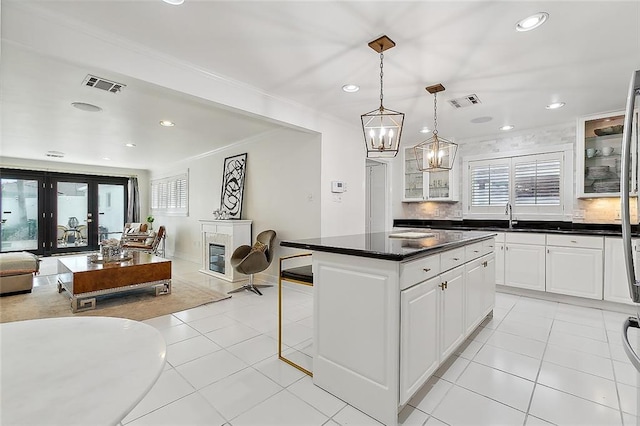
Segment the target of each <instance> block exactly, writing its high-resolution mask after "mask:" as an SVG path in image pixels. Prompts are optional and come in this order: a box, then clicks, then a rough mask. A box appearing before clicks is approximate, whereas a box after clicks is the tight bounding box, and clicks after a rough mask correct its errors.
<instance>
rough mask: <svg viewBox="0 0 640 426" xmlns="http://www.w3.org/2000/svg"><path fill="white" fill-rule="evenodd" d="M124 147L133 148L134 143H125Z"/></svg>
mask: <svg viewBox="0 0 640 426" xmlns="http://www.w3.org/2000/svg"><path fill="white" fill-rule="evenodd" d="M124 146H126V147H127V148H135V146H136V144H135V143H125V144H124Z"/></svg>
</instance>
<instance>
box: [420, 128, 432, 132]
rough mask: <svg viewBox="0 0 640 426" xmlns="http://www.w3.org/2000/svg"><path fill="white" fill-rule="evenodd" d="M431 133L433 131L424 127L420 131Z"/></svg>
mask: <svg viewBox="0 0 640 426" xmlns="http://www.w3.org/2000/svg"><path fill="white" fill-rule="evenodd" d="M429 132H431V129H429V128H428V127H427V126H424V127H423V128H422V129H420V133H429Z"/></svg>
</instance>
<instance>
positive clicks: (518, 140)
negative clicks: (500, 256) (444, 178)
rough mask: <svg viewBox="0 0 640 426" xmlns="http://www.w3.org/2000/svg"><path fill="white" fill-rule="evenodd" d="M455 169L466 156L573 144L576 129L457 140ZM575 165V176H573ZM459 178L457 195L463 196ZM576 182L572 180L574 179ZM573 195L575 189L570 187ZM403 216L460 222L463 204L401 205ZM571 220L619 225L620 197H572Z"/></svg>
mask: <svg viewBox="0 0 640 426" xmlns="http://www.w3.org/2000/svg"><path fill="white" fill-rule="evenodd" d="M459 143H460V146H459V149H458V159H457V160H456V161H457V162H458V167H460V166H461V164H462V159H463V158H464V157H465V156H470V155H478V154H486V153H491V152H496V153H497V152H503V151H518V150H525V149H527V148H532V147H540V146H545V145H559V144H568V143H570V144H573V145H574V146H575V143H576V128H575V125H572V126H569V125H568V126H562V127H554V128H549V129H543V130H536V131H532V132H531V133H526V134H521V135H511V136H502V137H500V138H496V139H492V140H485V141H483V140H475V139H474V140H463V141H459ZM575 173H576V171H575V162H574V176H575ZM461 180H462V179H460V181H459V182H458V184H459V185H460V188H459V192H458V193H459V194H462V193H463V191H462V181H461ZM574 181H575V179H574ZM572 192H575V188H572ZM630 207H631V218H632V223H633V222H637V220H638V219H637V216H638V210H637V205H636V203H635V199H632V202H631V203H630ZM402 210H403V212H404V217H405V218H407V219H446V220H461V219H462V202H461V201H460V202H457V203H437V202H429V201H427V202H423V203H402ZM573 217H574V219H573V221H574V222H580V223H614V224H615V223H620V198H594V199H577V198H575V197H573Z"/></svg>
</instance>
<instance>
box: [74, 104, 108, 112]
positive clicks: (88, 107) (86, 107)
mask: <svg viewBox="0 0 640 426" xmlns="http://www.w3.org/2000/svg"><path fill="white" fill-rule="evenodd" d="M71 106H72V107H74V108H78V109H79V110H82V111H87V112H100V111H102V108H100V107H99V106H96V105H91V104H87V103H84V102H71Z"/></svg>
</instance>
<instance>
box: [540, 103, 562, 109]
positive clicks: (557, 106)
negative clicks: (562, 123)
mask: <svg viewBox="0 0 640 426" xmlns="http://www.w3.org/2000/svg"><path fill="white" fill-rule="evenodd" d="M564 105H565V103H564V102H554V103H552V104H549V105H547V106H546V107H545V108H546V109H558V108H562V107H563V106H564Z"/></svg>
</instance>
